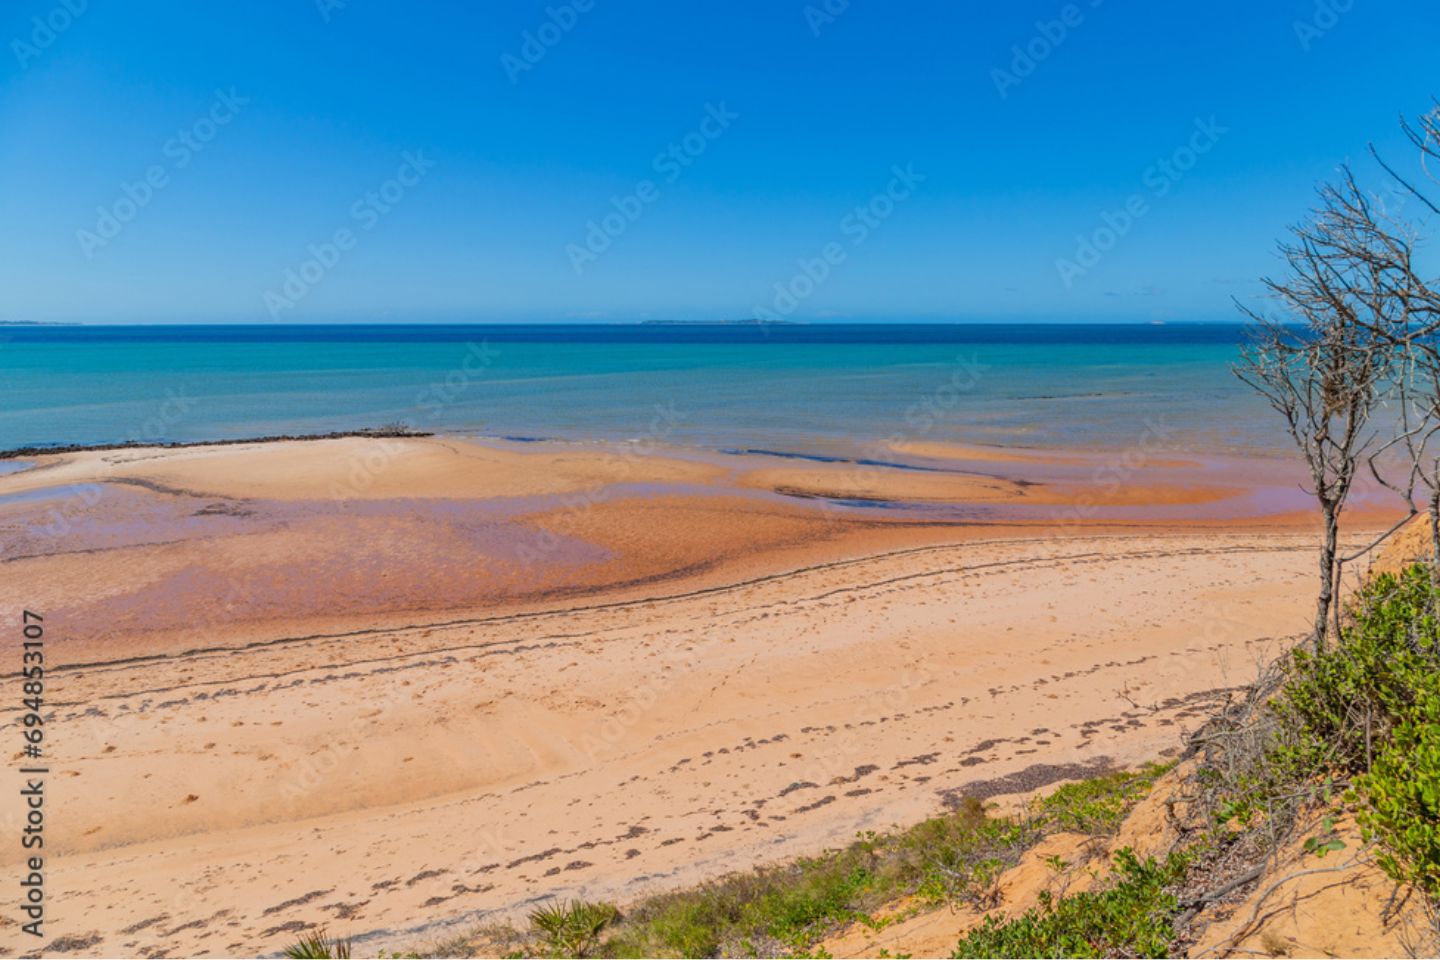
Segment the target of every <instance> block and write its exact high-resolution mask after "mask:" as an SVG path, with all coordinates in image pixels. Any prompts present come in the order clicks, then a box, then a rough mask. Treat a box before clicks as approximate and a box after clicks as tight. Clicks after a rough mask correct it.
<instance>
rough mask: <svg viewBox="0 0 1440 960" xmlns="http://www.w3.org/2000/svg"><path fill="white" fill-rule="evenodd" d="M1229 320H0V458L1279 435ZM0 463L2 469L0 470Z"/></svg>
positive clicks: (1209, 439) (1230, 442) (791, 447)
mask: <svg viewBox="0 0 1440 960" xmlns="http://www.w3.org/2000/svg"><path fill="white" fill-rule="evenodd" d="M1240 338H1241V330H1240V328H1239V327H1237V326H1233V325H1219V324H1216V325H1169V326H1150V325H1130V324H1104V325H1076V324H1032V325H1024V326H1015V325H994V324H970V325H942V324H903V325H878V324H867V325H840V324H836V325H794V326H775V327H768V328H762V327H747V326H693V327H692V326H683V325H677V326H669V325H654V326H651V325H630V326H618V325H617V326H604V325H559V324H555V325H527V326H518V325H517V326H496V325H489V326H402V325H384V326H381V325H374V326H359V325H351V326H325V327H315V326H311V327H274V326H268V327H267V326H253V327H215V326H168V327H165V326H157V327H53V328H47V327H35V328H22V327H17V328H13V331H12V332H11V339H10V342H9V343H7V345H6V350H5V351H4V352H3V355H0V380H3V382H4V383H5V396H6V403H5V404H4V408H3V409H0V449H6V448H10V449H13V448H16V447H21V446H28V445H47V444H64V443H86V444H95V443H115V442H122V441H127V440H140V441H145V442H152V441H196V440H212V439H226V438H240V437H253V436H260V435H272V434H291V433H323V432H328V431H333V430H347V429H358V428H362V427H373V426H379V425H383V424H386V423H391V422H404V423H406V424H408V425H410V426H412V427H415V428H418V429H423V430H434V431H440V432H452V433H468V434H475V435H483V436H506V437H512V438H517V439H518V438H525V439H540V438H556V439H575V440H592V439H605V440H636V439H638V440H645V441H651V442H663V443H669V444H681V445H691V446H698V447H704V448H709V449H720V448H761V449H766V450H773V451H781V452H804V453H809V454H820V455H833V456H845V457H854V456H857V455H863V454H861V453H860V451H862V450H865V449H867V448H868V449H869V450H870V452H871V455H873V454H874V451H875V448H876V447H877V445H878V444H880V443H882V442H883V441H886V440H891V439H903V440H910V441H922V440H923V441H960V440H964V441H969V442H975V441H979V442H995V443H1021V444H1030V445H1035V446H1070V445H1078V446H1103V447H1126V446H1129V445H1131V444H1133V443H1135V442H1136V441H1137V438H1140V437H1141V436H1143V435H1144V433H1145V432H1146V430H1147V429H1150V428H1151V427H1152V426H1153V425H1156V424H1158V425H1160V426H1161V427H1162V428H1163V429H1165V430H1170V431H1174V432H1176V433H1178V434H1181V435H1183V436H1184V438H1185V446H1186V447H1187V448H1188V449H1195V450H1206V451H1212V452H1225V451H1237V450H1247V449H1254V448H1256V447H1269V446H1272V445H1274V444H1275V443H1276V442H1277V440H1278V434H1277V433H1276V431H1275V430H1274V429H1272V428H1273V426H1274V425H1273V424H1272V423H1271V420H1272V419H1273V418H1272V417H1269V416H1266V415H1265V414H1264V412H1263V409H1262V407H1261V406H1260V405H1259V403H1258V402H1257V401H1256V400H1255V399H1254V398H1253V397H1252V396H1251V395H1250V393H1249V392H1248V391H1247V389H1246V388H1245V387H1244V386H1243V385H1241V384H1240V383H1238V382H1237V381H1236V380H1235V378H1234V377H1233V376H1232V375H1231V374H1230V372H1229V369H1228V367H1229V364H1230V363H1231V362H1232V361H1233V360H1234V358H1235V352H1236V346H1237V344H1238V342H1239V340H1240ZM0 470H3V467H0Z"/></svg>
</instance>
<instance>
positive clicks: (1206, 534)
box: [0, 438, 1368, 955]
mask: <svg viewBox="0 0 1440 960" xmlns="http://www.w3.org/2000/svg"><path fill="white" fill-rule="evenodd" d="M379 444H389V445H390V446H388V447H384V448H382V447H380V446H378V445H379ZM938 452H939V451H933V450H932V451H926V452H925V454H926V456H925V458H923V462H922V460H915V461H912V462H906V463H904V464H903V465H901V466H868V465H864V464H856V463H819V462H816V463H808V462H801V463H796V464H788V463H782V464H777V463H776V460H777V459H778V458H776V457H773V456H763V455H746V456H735V455H721V454H707V453H701V452H695V451H680V450H666V451H649V450H647V451H643V452H636V451H633V450H625V449H615V448H586V447H574V448H566V447H543V448H539V449H521V448H519V447H518V446H506V445H496V444H479V443H471V442H466V441H459V440H450V439H441V438H436V439H424V440H408V439H407V440H389V441H382V440H363V439H346V440H333V441H317V442H313V443H305V442H297V443H291V444H276V445H265V446H257V447H227V448H195V449H187V450H176V451H135V450H126V451H111V452H103V453H102V452H94V453H80V454H65V455H61V456H56V457H40V458H36V460H35V463H34V465H33V466H31V467H30V468H28V469H25V470H21V471H19V472H12V473H9V474H7V475H4V476H0V545H3V547H4V552H3V553H0V576H3V577H4V578H5V585H6V587H7V589H6V591H5V603H6V604H7V605H8V606H10V607H12V608H14V607H17V606H18V605H20V604H23V605H24V606H26V607H29V608H31V609H41V610H44V611H45V613H46V617H47V623H50V624H52V627H51V629H52V633H51V637H52V640H51V641H50V642H51V647H50V655H51V657H52V674H51V685H50V694H49V695H50V697H51V702H52V705H54V706H55V708H56V713H55V716H54V717H53V718H52V721H51V735H52V743H53V744H54V747H55V751H56V752H55V755H54V756H53V757H51V764H52V769H53V770H54V771H55V772H54V774H53V775H52V782H53V783H54V791H55V792H54V796H53V797H52V800H51V803H52V806H51V808H50V817H51V823H52V837H53V841H54V846H53V849H52V850H51V854H52V857H53V860H52V875H51V881H50V888H51V890H52V895H53V904H52V908H53V914H52V916H53V918H54V919H53V920H52V923H51V928H50V931H51V934H52V937H53V938H54V940H56V941H59V942H52V943H51V944H50V945H49V946H48V948H47V952H58V953H87V954H95V953H99V954H106V953H120V954H132V953H138V952H147V953H149V954H151V955H160V954H161V953H170V954H172V955H175V954H200V955H206V954H210V955H214V954H253V953H257V952H259V953H264V952H274V951H277V950H280V949H282V948H283V947H284V946H285V945H286V944H288V943H289V942H290V941H292V940H293V939H294V938H295V936H296V935H297V934H298V933H300V932H303V931H304V930H306V929H309V928H310V927H311V926H314V925H319V924H324V925H327V926H328V927H329V928H330V930H331V932H333V933H338V934H341V935H344V936H352V937H355V938H357V943H358V944H359V952H360V953H362V954H371V953H373V952H374V950H376V949H392V950H394V949H404V948H408V947H413V946H415V945H417V944H420V943H423V942H425V941H427V940H430V939H433V938H435V937H438V936H441V935H443V934H444V933H446V932H448V931H449V930H451V929H454V928H458V927H463V926H466V925H472V924H476V923H479V922H483V921H484V920H485V919H486V918H497V917H514V916H516V915H517V914H522V913H523V911H524V909H526V906H527V904H531V903H533V902H534V901H535V900H536V899H537V898H544V897H547V896H577V895H583V896H586V897H590V898H608V899H614V900H617V901H622V902H623V901H626V900H629V899H632V898H634V897H636V896H639V895H642V894H645V893H649V892H654V891H657V890H661V889H668V888H672V887H675V886H679V885H684V884H689V883H693V882H695V881H697V880H700V879H703V878H704V877H707V876H713V875H715V874H717V873H721V872H724V871H728V870H735V869H745V868H747V867H749V866H752V865H754V864H756V863H760V862H770V861H774V860H778V859H781V858H784V857H788V856H792V855H796V854H803V853H807V852H814V851H816V850H818V849H820V848H823V847H825V846H827V845H833V844H837V843H843V842H846V841H847V840H848V839H850V838H851V837H852V836H853V834H854V832H855V831H856V830H860V829H869V828H884V827H887V826H890V825H892V824H903V823H907V822H911V821H913V820H915V819H918V818H920V817H923V816H926V815H929V814H933V813H934V812H936V811H937V810H939V809H943V808H944V806H945V805H946V804H947V803H950V802H954V800H955V799H956V798H957V797H959V796H961V795H963V794H964V793H966V792H967V791H978V792H991V793H993V792H995V791H996V790H1002V791H1011V792H1020V791H1023V790H1028V789H1033V788H1034V787H1035V786H1037V785H1039V783H1040V782H1043V781H1046V780H1049V779H1054V778H1055V777H1058V776H1067V775H1068V776H1073V775H1074V774H1075V772H1076V771H1077V770H1085V769H1098V768H1100V767H1103V766H1107V765H1123V764H1129V763H1135V762H1139V761H1142V760H1146V759H1150V758H1152V757H1154V756H1156V755H1158V754H1160V753H1163V752H1164V751H1165V750H1167V749H1170V748H1173V747H1174V746H1175V745H1176V744H1178V742H1179V739H1180V732H1181V730H1182V729H1183V728H1184V727H1185V725H1186V724H1187V723H1194V722H1197V720H1198V718H1199V717H1200V716H1202V715H1203V713H1204V711H1205V710H1206V708H1207V706H1208V705H1209V704H1210V703H1211V702H1212V701H1213V699H1214V698H1215V697H1216V696H1218V695H1219V692H1220V691H1223V690H1225V689H1226V688H1230V687H1234V686H1238V685H1240V684H1243V683H1246V682H1247V681H1249V680H1250V679H1251V678H1252V677H1253V675H1254V670H1255V666H1256V664H1258V663H1259V662H1262V661H1263V660H1266V659H1268V658H1269V657H1271V656H1273V655H1274V654H1275V653H1276V652H1277V651H1278V650H1279V649H1280V647H1281V646H1282V645H1283V644H1285V643H1286V642H1288V638H1290V637H1292V636H1294V635H1296V634H1298V633H1300V632H1301V631H1303V630H1304V627H1305V619H1306V616H1307V613H1308V606H1309V604H1308V603H1307V602H1306V600H1305V597H1306V595H1307V592H1306V587H1307V586H1308V582H1309V578H1310V576H1311V573H1312V570H1311V568H1312V566H1313V555H1312V544H1313V539H1314V538H1313V535H1312V534H1311V533H1310V531H1309V530H1308V529H1306V528H1305V526H1304V524H1303V521H1301V519H1300V517H1301V516H1302V515H1300V514H1296V513H1294V512H1292V511H1293V510H1294V509H1295V507H1294V506H1293V505H1292V502H1291V501H1286V500H1282V499H1279V498H1278V495H1274V494H1267V493H1266V492H1265V490H1266V489H1269V488H1267V487H1266V484H1267V483H1270V480H1268V479H1267V478H1268V477H1269V476H1270V474H1269V473H1267V470H1269V469H1270V468H1268V467H1263V466H1262V467H1260V468H1257V469H1256V470H1255V471H1254V472H1253V473H1250V474H1242V473H1239V472H1237V471H1229V472H1225V471H1219V472H1212V473H1211V474H1210V475H1209V476H1206V475H1205V466H1204V465H1203V464H1197V465H1192V466H1190V467H1188V468H1187V467H1185V466H1184V465H1183V464H1177V463H1176V462H1171V461H1167V462H1165V463H1163V464H1160V465H1151V464H1141V465H1139V466H1134V467H1131V468H1128V470H1129V472H1128V474H1127V480H1128V484H1129V488H1130V489H1139V490H1150V489H1154V490H1156V491H1158V492H1156V493H1155V494H1154V495H1151V494H1146V495H1144V496H1142V497H1140V498H1139V499H1140V500H1142V501H1143V502H1141V503H1135V502H1132V500H1131V499H1126V497H1119V498H1116V497H1113V496H1112V497H1110V499H1109V500H1108V501H1107V499H1106V495H1105V494H1104V493H1103V492H1102V491H1101V490H1100V489H1099V488H1100V487H1101V486H1103V484H1102V483H1101V482H1099V481H1095V480H1089V481H1087V476H1089V474H1088V473H1087V472H1088V471H1091V470H1093V469H1095V468H1096V467H1097V461H1096V460H1095V459H1091V458H1086V457H1081V458H1080V459H1081V461H1083V462H1081V463H1079V464H1073V463H1072V464H1066V463H1063V462H1059V460H1061V459H1064V458H1057V459H1056V461H1055V462H1048V461H1044V460H1043V458H1040V460H1039V463H1038V464H1029V463H1024V464H1020V466H1023V467H1027V469H1028V474H1027V473H1026V472H1024V471H1017V469H1016V461H1005V462H995V461H991V462H990V468H991V470H992V471H993V475H982V474H980V473H978V472H972V471H970V470H969V469H968V468H966V469H962V467H966V465H965V464H959V463H957V462H956V461H954V460H953V459H952V460H951V461H949V462H946V461H943V460H938V459H937V458H936V457H935V456H934V455H935V454H936V453H938ZM949 453H953V451H950V452H947V455H948V454H949ZM1017 456H1018V455H1017ZM1025 459H1027V460H1028V459H1029V458H1028V456H1027V457H1026V458H1025ZM1105 462H1106V461H1105V458H1100V460H1099V466H1101V467H1103V466H1104V465H1105ZM1110 462H1111V463H1112V464H1113V463H1114V462H1115V461H1113V460H1112V461H1110ZM917 466H929V467H936V466H943V467H944V469H945V470H946V471H948V472H947V473H945V474H944V476H945V477H946V480H945V482H946V483H953V484H955V485H956V487H955V489H956V490H959V489H960V488H961V487H964V485H965V484H972V485H980V486H985V488H986V489H992V487H991V486H988V485H994V487H993V489H998V490H1000V491H1002V492H1001V493H1000V494H997V495H996V496H995V498H994V499H993V500H992V501H991V502H990V503H988V504H977V502H976V501H974V500H967V499H966V496H967V494H964V493H954V492H947V494H946V496H945V497H943V498H941V499H939V500H932V501H922V502H916V501H913V500H911V501H907V500H906V496H905V495H906V494H907V493H908V492H913V491H910V490H908V489H907V488H905V487H904V484H905V483H909V482H910V480H909V479H908V478H909V477H911V475H924V476H929V475H931V474H930V473H929V472H927V471H926V470H920V469H914V468H915V467H917ZM997 468H1003V469H997ZM776 470H798V471H801V472H813V471H821V472H822V473H823V474H825V477H824V479H826V480H827V481H828V480H829V479H833V475H839V476H855V475H867V474H868V475H869V478H868V479H867V480H866V483H867V484H869V486H868V487H867V488H866V489H867V492H869V491H870V490H871V488H873V492H875V493H876V494H878V495H883V497H882V499H883V501H884V503H885V506H876V505H859V506H857V505H854V504H850V503H844V502H837V501H840V500H843V499H851V498H832V499H825V498H823V497H822V498H817V497H815V496H813V495H808V494H807V495H804V496H787V495H785V493H784V492H782V490H783V488H784V487H785V486H786V485H788V484H793V482H794V480H795V478H794V476H793V474H786V475H785V477H784V483H780V482H778V479H777V478H776V477H775V476H774V471H776ZM1184 470H1188V471H1189V473H1188V474H1187V476H1188V477H1189V478H1190V480H1189V481H1186V482H1182V483H1179V484H1177V483H1175V482H1173V481H1172V477H1173V476H1174V474H1171V473H1167V472H1166V471H1184ZM1067 471H1070V472H1068V473H1067ZM1217 477H1219V478H1221V479H1223V480H1224V483H1217V482H1216V480H1217ZM1253 477H1259V478H1260V479H1259V480H1254V479H1251V478H1253ZM1187 482H1188V483H1189V484H1190V485H1189V486H1187V485H1186V483H1187ZM337 484H338V486H337ZM1126 486H1127V484H1124V483H1122V484H1121V487H1126ZM1281 486H1282V481H1281V480H1279V479H1276V480H1275V481H1274V484H1273V489H1276V490H1278V489H1280V487H1281ZM1218 487H1223V488H1224V489H1225V490H1226V491H1227V494H1226V495H1225V496H1222V497H1220V498H1218V499H1217V498H1214V497H1212V496H1211V495H1210V494H1208V493H1207V494H1206V495H1205V496H1203V497H1202V496H1198V495H1197V496H1190V495H1188V494H1187V492H1186V491H1187V490H1190V489H1194V490H1201V489H1205V490H1213V489H1215V488H1218ZM1040 491H1044V495H1045V496H1046V497H1050V498H1053V502H1046V503H1037V502H1036V501H1035V500H1034V496H1035V494H1036V493H1037V492H1040ZM1117 499H1118V501H1120V502H1116V501H1117ZM1302 502H1303V501H1302ZM977 506H985V507H987V508H988V509H990V510H993V511H995V513H994V514H993V516H994V517H999V518H1000V519H991V518H989V517H986V518H980V519H976V518H975V517H974V516H973V515H972V512H973V511H974V510H975V509H976V508H977ZM1006 510H1013V511H1014V513H1013V514H1009V515H1007V514H1005V513H1004V511H1006ZM1187 511H1188V512H1187ZM1217 511H1218V512H1217ZM1226 511H1228V515H1226ZM1360 519H1361V520H1367V519H1368V518H1364V517H1362V518H1360ZM14 613H16V610H15V609H8V610H6V611H5V615H6V616H7V617H9V616H11V614H14ZM8 713H9V714H10V715H13V711H9V712H8ZM996 784H1000V785H1001V786H999V787H997V786H996ZM15 853H16V851H15V850H7V851H5V852H4V853H3V854H0V857H3V858H5V862H7V863H9V862H11V859H10V858H13V857H14V856H15ZM62 938H64V939H62ZM0 945H3V946H4V947H6V948H8V949H9V950H10V951H11V952H12V953H13V952H15V951H16V950H18V949H19V948H20V946H21V944H20V939H19V933H18V931H17V930H16V929H15V927H14V926H13V925H11V926H0Z"/></svg>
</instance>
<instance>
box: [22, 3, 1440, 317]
mask: <svg viewBox="0 0 1440 960" xmlns="http://www.w3.org/2000/svg"><path fill="white" fill-rule="evenodd" d="M1341 8H1348V9H1343V10H1342V9H1341ZM72 11H75V12H72ZM37 18H38V20H37ZM1042 24H1043V26H1042ZM1437 29H1440V5H1437V4H1435V3H1434V2H1433V0H1406V2H1380V0H1374V2H1368V3H1353V2H1352V0H1319V2H1318V3H1317V0H1274V2H1269V3H1265V4H1255V3H1245V4H1242V3H1239V2H1232V0H1217V2H1215V3H1211V4H1205V5H1195V4H1184V5H1175V4H1157V3H1142V2H1140V0H1103V2H1100V3H1098V4H1097V3H1093V2H1092V0H1082V2H1080V3H1077V4H1074V5H1073V6H1072V5H1070V4H1067V3H1064V2H1053V0H1050V2H1030V0H1026V2H1010V3H1005V4H990V5H984V6H983V7H982V5H979V4H960V3H955V2H946V3H941V2H915V3H903V2H902V3H889V4H881V3H876V2H874V0H848V2H846V0H828V3H827V2H826V0H811V2H808V3H807V2H801V0H797V2H778V3H777V2H775V0H727V2H724V3H719V2H695V3H685V4H676V3H661V2H648V0H647V2H633V0H632V2H625V3H621V2H617V0H579V2H575V0H571V2H570V3H561V2H554V0H552V2H550V3H548V4H546V3H533V2H509V3H495V4H470V3H464V4H462V3H443V2H432V3H420V4H414V3H411V4H401V3H395V2H382V0H348V2H343V3H342V2H340V0H319V2H318V3H317V2H314V0H286V2H281V0H256V2H250V3H239V2H232V3H180V2H172V3H161V2H147V0H128V2H125V3H102V2H99V0H42V2H30V0H20V2H15V3H11V4H8V5H7V6H6V10H5V13H4V15H3V18H0V37H6V38H9V40H8V41H7V44H6V46H7V50H5V51H0V56H3V66H0V198H3V199H0V204H3V215H0V290H3V298H4V299H3V302H0V319H12V320H81V321H90V322H150V321H154V322H176V321H233V322H271V321H281V322H328V321H336V320H359V321H376V320H388V321H407V320H417V321H419V320H440V321H453V320H482V321H496V320H525V321H543V320H553V321H563V320H570V321H574V320H582V319H586V320H588V319H594V320H613V321H624V320H636V319H650V318H675V319H720V318H737V317H746V316H752V315H754V314H756V313H757V312H758V313H766V312H772V313H773V314H775V315H778V316H784V317H788V318H792V319H797V320H812V321H814V320H821V319H863V320H879V319H897V320H915V319H955V320H1023V319H1035V320H1061V321H1063V320H1154V319H1167V320H1230V319H1233V317H1234V313H1233V310H1232V308H1231V307H1230V305H1229V298H1230V296H1231V295H1232V294H1236V295H1241V296H1245V295H1248V294H1250V293H1252V292H1253V291H1254V290H1255V284H1254V281H1253V278H1254V277H1255V276H1256V275H1258V274H1260V273H1263V272H1266V271H1268V270H1271V269H1272V268H1273V266H1274V264H1275V259H1274V255H1273V253H1272V250H1273V244H1274V241H1275V239H1276V237H1277V236H1278V235H1279V233H1280V232H1281V231H1282V230H1283V229H1284V227H1285V226H1286V225H1287V224H1288V223H1290V222H1293V221H1294V220H1296V219H1297V218H1298V217H1300V216H1301V215H1302V214H1303V213H1304V211H1305V209H1306V208H1307V206H1308V205H1309V204H1310V202H1311V199H1312V191H1313V188H1314V186H1315V184H1316V183H1317V182H1318V181H1320V180H1322V179H1324V178H1326V177H1328V176H1330V175H1331V173H1332V172H1333V170H1334V168H1335V166H1336V165H1337V164H1339V163H1342V162H1345V161H1347V160H1350V161H1356V162H1357V163H1358V165H1359V166H1360V168H1361V170H1362V171H1363V172H1364V173H1365V176H1366V177H1367V178H1368V179H1370V180H1371V181H1372V182H1374V183H1375V184H1376V185H1377V186H1379V185H1381V181H1380V179H1379V178H1378V177H1374V176H1373V167H1372V166H1371V165H1370V164H1369V163H1368V161H1367V159H1366V157H1365V150H1366V144H1367V143H1368V142H1369V141H1372V140H1373V141H1376V142H1377V143H1378V144H1379V145H1381V146H1382V148H1384V149H1385V150H1386V151H1387V152H1388V153H1389V154H1390V155H1391V156H1392V157H1393V158H1394V159H1395V160H1396V162H1397V163H1398V164H1400V165H1410V166H1413V164H1414V158H1413V157H1411V156H1410V153H1409V152H1408V151H1406V150H1405V149H1404V148H1403V147H1402V145H1401V144H1402V142H1401V140H1400V137H1399V134H1398V130H1397V125H1396V119H1397V116H1398V114H1399V113H1401V112H1406V113H1411V114H1414V113H1418V112H1420V111H1422V110H1424V109H1425V108H1426V107H1427V105H1428V104H1429V97H1430V95H1432V94H1440V73H1437V71H1436V70H1435V60H1434V37H1435V35H1436V34H1437ZM527 38H534V39H533V40H528V39H527ZM1017 45H1018V46H1019V47H1021V48H1022V52H1023V51H1024V50H1026V49H1028V51H1029V54H1027V55H1026V56H1028V58H1029V59H1028V60H1027V59H1026V58H1025V57H1022V58H1020V59H1018V60H1017V57H1016V53H1015V47H1016V46H1017ZM997 71H998V72H997ZM147 181H149V182H147ZM1127 206H1128V207H1129V210H1128V211H1127ZM1087 241H1088V242H1089V243H1092V244H1095V245H1096V247H1097V250H1096V251H1087V250H1085V249H1083V248H1084V246H1085V243H1086V242H1087ZM1099 247H1104V249H1103V251H1101V250H1099V249H1098V248H1099ZM1095 254H1098V255H1095ZM1067 262H1068V266H1067ZM1077 267H1078V270H1077V269H1076V268H1077Z"/></svg>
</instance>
